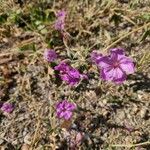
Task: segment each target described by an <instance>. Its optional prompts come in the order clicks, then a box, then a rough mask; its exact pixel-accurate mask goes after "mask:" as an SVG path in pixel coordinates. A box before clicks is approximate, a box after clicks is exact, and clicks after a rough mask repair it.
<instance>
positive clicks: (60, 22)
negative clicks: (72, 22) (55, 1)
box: [55, 10, 66, 30]
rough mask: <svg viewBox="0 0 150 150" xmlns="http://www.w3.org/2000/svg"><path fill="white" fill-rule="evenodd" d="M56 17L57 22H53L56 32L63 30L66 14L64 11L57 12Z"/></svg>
mask: <svg viewBox="0 0 150 150" xmlns="http://www.w3.org/2000/svg"><path fill="white" fill-rule="evenodd" d="M56 17H57V20H56V22H55V29H56V30H64V27H65V17H66V12H65V11H64V10H62V11H59V12H57V14H56Z"/></svg>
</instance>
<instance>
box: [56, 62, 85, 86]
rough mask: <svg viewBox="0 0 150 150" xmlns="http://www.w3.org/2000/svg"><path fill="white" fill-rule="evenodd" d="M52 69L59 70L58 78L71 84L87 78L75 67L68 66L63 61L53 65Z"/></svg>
mask: <svg viewBox="0 0 150 150" xmlns="http://www.w3.org/2000/svg"><path fill="white" fill-rule="evenodd" d="M54 69H55V70H58V71H59V72H60V74H59V75H60V78H61V79H62V80H63V81H65V82H66V83H67V84H69V85H71V86H74V85H76V84H77V83H79V81H80V80H81V79H87V78H88V77H87V75H85V74H80V72H79V71H78V70H77V69H75V68H73V67H71V66H69V65H68V64H67V63H65V62H61V63H60V64H59V65H57V66H55V68H54Z"/></svg>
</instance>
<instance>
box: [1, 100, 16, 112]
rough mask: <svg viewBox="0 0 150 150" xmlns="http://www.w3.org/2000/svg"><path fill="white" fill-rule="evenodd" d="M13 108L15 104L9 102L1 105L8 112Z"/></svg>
mask: <svg viewBox="0 0 150 150" xmlns="http://www.w3.org/2000/svg"><path fill="white" fill-rule="evenodd" d="M13 109H14V107H13V105H12V104H11V103H8V102H6V103H4V104H3V105H2V107H1V110H2V111H3V112H6V113H11V112H12V111H13Z"/></svg>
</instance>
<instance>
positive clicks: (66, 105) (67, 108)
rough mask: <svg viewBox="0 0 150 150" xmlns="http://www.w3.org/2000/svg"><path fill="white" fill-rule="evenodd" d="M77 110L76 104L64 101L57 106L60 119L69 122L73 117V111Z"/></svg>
mask: <svg viewBox="0 0 150 150" xmlns="http://www.w3.org/2000/svg"><path fill="white" fill-rule="evenodd" d="M75 109H76V105H75V104H74V103H71V102H68V101H67V100H63V101H62V102H59V103H58V104H57V105H56V114H57V117H58V118H64V119H65V120H69V119H70V118H71V117H72V114H73V111H74V110H75Z"/></svg>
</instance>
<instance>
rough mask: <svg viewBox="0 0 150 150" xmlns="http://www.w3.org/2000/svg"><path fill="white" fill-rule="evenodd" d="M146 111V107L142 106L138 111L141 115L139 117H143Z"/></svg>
mask: <svg viewBox="0 0 150 150" xmlns="http://www.w3.org/2000/svg"><path fill="white" fill-rule="evenodd" d="M147 112H148V110H147V108H146V107H143V108H142V109H141V111H140V116H141V118H145V117H146V115H147Z"/></svg>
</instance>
